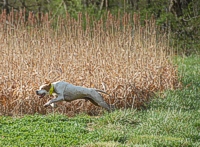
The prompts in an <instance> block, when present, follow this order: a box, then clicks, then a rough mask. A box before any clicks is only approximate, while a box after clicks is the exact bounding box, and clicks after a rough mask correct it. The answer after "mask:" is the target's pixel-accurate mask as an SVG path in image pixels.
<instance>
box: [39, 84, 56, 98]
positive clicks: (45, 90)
mask: <svg viewBox="0 0 200 147" xmlns="http://www.w3.org/2000/svg"><path fill="white" fill-rule="evenodd" d="M53 91H54V87H53V85H52V84H51V83H50V84H45V85H42V86H40V88H39V90H36V94H37V95H38V96H39V98H43V97H44V96H45V95H52V93H53Z"/></svg>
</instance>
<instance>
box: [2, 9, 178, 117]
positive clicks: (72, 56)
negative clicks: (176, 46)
mask: <svg viewBox="0 0 200 147" xmlns="http://www.w3.org/2000/svg"><path fill="white" fill-rule="evenodd" d="M84 20H85V23H84ZM0 29H1V30H0V41H1V43H0V52H1V56H0V62H1V64H0V114H1V115H21V114H33V113H41V114H46V113H49V112H52V111H53V108H50V107H49V108H47V109H46V108H44V107H43V104H44V103H45V102H46V101H47V100H48V99H49V98H44V99H39V98H38V97H37V96H36V94H35V90H36V89H38V87H39V86H40V85H41V84H43V83H44V82H45V79H47V80H50V81H58V80H64V81H67V82H70V83H72V84H75V85H80V86H85V87H94V88H97V89H102V90H105V91H106V92H107V93H109V94H110V95H111V97H108V96H106V95H103V97H104V98H105V100H106V101H107V102H108V103H110V104H114V105H115V106H116V108H128V107H129V108H130V107H131V108H141V107H143V106H144V104H145V103H146V102H148V101H149V100H150V98H151V96H152V94H153V93H154V92H156V91H163V90H165V89H174V88H176V87H177V86H178V82H177V74H176V73H177V71H176V68H175V67H174V66H173V65H172V63H171V61H170V56H171V54H172V53H173V52H172V50H171V49H169V45H168V36H167V34H165V33H160V31H159V28H158V27H157V26H156V24H155V19H154V18H153V17H152V18H151V19H150V20H146V21H145V23H144V25H143V26H142V25H141V24H140V18H139V15H137V14H135V15H134V16H131V15H130V14H124V15H123V16H120V14H119V15H118V16H113V15H112V14H110V13H108V14H106V15H104V16H102V19H100V20H95V18H93V17H89V16H87V15H86V16H85V17H83V15H82V14H79V15H78V19H74V18H72V17H70V15H69V14H66V17H65V18H62V17H59V18H58V19H57V20H55V18H53V17H51V16H49V15H48V14H42V15H41V16H40V17H39V16H34V15H33V14H32V13H29V16H28V18H27V20H26V17H25V13H24V10H22V11H20V12H19V13H13V12H11V13H10V14H9V15H7V16H6V14H5V12H3V13H2V14H1V17H0ZM100 110H101V108H99V107H96V106H93V105H92V104H91V103H90V102H88V101H84V100H77V101H74V102H71V103H67V102H61V104H60V105H59V106H58V107H57V108H55V110H54V112H60V113H64V114H67V115H73V114H75V113H78V112H87V113H90V114H98V113H99V112H101V111H100Z"/></svg>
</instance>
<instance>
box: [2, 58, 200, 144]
mask: <svg viewBox="0 0 200 147" xmlns="http://www.w3.org/2000/svg"><path fill="white" fill-rule="evenodd" d="M175 62H176V63H177V64H178V67H179V73H180V77H181V78H180V80H181V82H182V84H183V86H182V88H181V89H178V90H174V91H166V92H165V93H164V94H163V95H162V96H161V97H160V98H155V99H153V100H152V102H151V103H150V104H149V108H148V109H147V110H142V111H136V110H124V111H122V110H118V111H115V112H112V113H105V114H104V115H102V116H99V117H92V116H88V115H85V114H79V115H77V116H76V117H73V118H68V117H67V116H63V115H59V114H57V115H53V114H50V115H45V116H44V115H32V116H30V115H28V116H24V117H21V118H19V117H4V116H2V117H0V146H143V147H156V146H157V147H170V146H171V147H180V146H183V147H198V146H200V57H199V56H190V57H187V58H180V57H178V58H177V59H176V61H175Z"/></svg>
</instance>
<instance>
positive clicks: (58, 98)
mask: <svg viewBox="0 0 200 147" xmlns="http://www.w3.org/2000/svg"><path fill="white" fill-rule="evenodd" d="M63 100H64V97H63V96H58V97H57V98H54V99H52V100H50V101H48V102H47V103H46V104H44V107H47V106H49V105H50V104H52V103H56V102H59V101H63Z"/></svg>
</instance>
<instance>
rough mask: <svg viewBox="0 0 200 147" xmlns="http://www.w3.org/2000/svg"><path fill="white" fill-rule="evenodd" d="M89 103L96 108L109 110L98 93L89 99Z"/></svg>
mask: <svg viewBox="0 0 200 147" xmlns="http://www.w3.org/2000/svg"><path fill="white" fill-rule="evenodd" d="M90 101H91V102H92V103H93V104H95V105H98V106H101V107H103V108H105V109H106V110H108V111H109V110H110V107H109V105H108V104H107V103H106V102H105V101H104V99H103V98H102V96H101V95H100V94H99V93H96V94H95V95H94V96H93V97H92V98H91V99H90Z"/></svg>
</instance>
